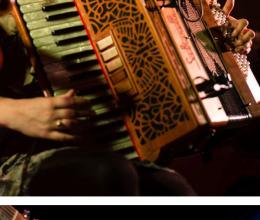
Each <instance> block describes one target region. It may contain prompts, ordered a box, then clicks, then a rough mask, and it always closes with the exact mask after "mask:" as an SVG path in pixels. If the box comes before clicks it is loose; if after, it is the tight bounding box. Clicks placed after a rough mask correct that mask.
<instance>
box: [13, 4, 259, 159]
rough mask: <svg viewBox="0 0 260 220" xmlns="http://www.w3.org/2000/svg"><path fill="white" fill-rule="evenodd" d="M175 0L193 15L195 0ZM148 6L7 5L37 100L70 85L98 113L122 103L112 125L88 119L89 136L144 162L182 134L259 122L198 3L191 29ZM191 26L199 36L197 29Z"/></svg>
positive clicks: (169, 10)
mask: <svg viewBox="0 0 260 220" xmlns="http://www.w3.org/2000/svg"><path fill="white" fill-rule="evenodd" d="M162 2H163V1H162ZM183 2H184V3H183V4H186V6H187V7H186V8H185V7H184V8H185V10H184V12H186V13H189V10H190V11H193V10H194V13H195V14H196V13H197V12H196V10H195V8H196V7H195V5H196V4H197V2H196V1H194V2H193V1H192V0H189V1H188V0H186V1H183ZM158 3H160V1H155V0H145V1H142V0H111V1H96V0H75V1H72V0H69V1H65V0H37V1H35V0H17V2H15V3H14V4H13V11H14V14H15V17H16V20H17V23H18V27H19V30H20V32H21V33H22V36H23V39H24V42H25V45H26V46H27V47H28V48H29V51H30V53H31V54H32V58H31V59H32V63H33V64H34V67H35V70H36V72H37V73H38V78H39V81H40V83H41V85H42V88H43V90H44V92H45V94H46V95H52V94H58V93H59V92H60V91H63V90H66V89H69V88H74V89H76V90H77V91H78V92H79V94H80V95H82V96H85V97H86V98H88V99H90V100H93V103H94V104H93V109H94V110H95V111H96V114H97V115H100V116H102V115H103V116H104V115H106V114H107V113H108V112H110V111H111V112H113V111H114V109H115V108H117V107H118V106H120V104H121V103H124V104H127V105H129V109H128V111H127V112H124V113H123V114H121V115H120V116H118V115H117V116H116V119H115V118H107V117H105V116H104V117H100V118H102V120H104V118H105V121H106V123H104V122H102V121H96V122H95V124H96V131H97V132H100V133H104V132H108V135H110V133H109V132H111V130H116V129H117V128H118V129H119V130H118V131H115V133H116V134H112V133H113V132H112V133H111V135H115V136H116V137H117V139H116V138H115V139H113V138H112V139H113V140H112V141H111V143H110V142H109V141H110V139H111V138H109V140H107V141H106V144H110V145H112V148H114V149H115V150H118V151H126V149H127V148H128V147H134V149H135V151H134V153H133V152H130V151H128V153H126V155H127V157H128V158H135V157H136V152H137V154H138V156H140V158H141V159H145V160H151V161H153V160H155V159H156V158H157V157H158V155H159V153H160V150H161V148H162V147H165V146H172V147H174V143H175V142H176V141H177V140H180V139H185V138H186V137H188V136H190V135H191V134H195V135H194V136H196V134H198V133H200V134H202V136H203V135H204V132H205V131H206V130H208V129H211V128H217V127H221V126H226V125H229V124H236V122H240V121H247V120H249V119H250V118H252V117H258V116H259V115H260V107H259V104H258V103H259V101H260V98H259V95H260V94H259V86H258V84H257V82H256V80H255V79H254V77H253V75H252V73H251V72H250V73H249V76H250V77H251V82H253V83H251V84H253V85H254V88H253V87H252V86H251V84H250V83H248V82H247V80H246V77H245V74H244V73H243V72H242V71H241V69H239V65H238V64H237V62H236V60H235V58H234V54H233V53H232V52H220V51H219V50H218V45H215V44H216V43H215V42H213V39H214V36H211V34H212V33H211V32H210V31H209V29H210V28H212V27H213V28H214V27H215V26H216V22H215V20H214V19H213V15H212V12H211V10H210V7H209V5H208V4H207V3H205V5H204V8H205V9H204V10H205V13H204V18H203V20H199V21H197V23H196V22H189V21H186V20H185V19H184V18H183V16H182V15H183V13H180V10H179V8H178V7H177V6H176V4H175V3H174V2H173V3H172V5H171V6H167V7H161V6H158ZM162 4H163V3H162ZM201 25H202V26H203V28H204V29H205V30H203V31H201V30H200V29H199V28H200V26H201ZM193 26H194V29H193ZM196 28H198V31H197V29H196ZM196 31H197V32H196ZM204 32H205V33H206V35H205V33H204ZM205 36H206V40H205ZM206 43H208V44H209V45H207V44H206ZM203 48H204V49H203ZM203 53H204V55H203ZM205 54H206V55H205ZM97 100H99V101H97ZM107 115H109V114H107ZM118 120H119V121H123V125H122V126H118V123H117V122H118ZM102 129H103V130H102ZM122 134H124V135H122ZM205 135H206V133H205ZM199 137H201V136H199ZM191 143H192V139H191Z"/></svg>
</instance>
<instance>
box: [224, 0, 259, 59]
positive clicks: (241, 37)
mask: <svg viewBox="0 0 260 220" xmlns="http://www.w3.org/2000/svg"><path fill="white" fill-rule="evenodd" d="M234 4H235V0H226V3H225V5H224V7H223V11H224V12H225V14H226V15H227V18H228V21H229V23H230V24H231V26H232V28H233V31H232V33H231V39H233V40H232V41H233V42H232V44H233V45H234V46H235V51H236V52H238V53H242V54H248V53H249V52H250V51H251V47H252V40H253V39H254V37H255V32H254V31H253V30H251V29H249V28H248V24H249V22H248V21H247V20H246V19H235V18H233V17H232V16H230V13H231V12H232V10H233V8H234Z"/></svg>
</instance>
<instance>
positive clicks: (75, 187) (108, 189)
mask: <svg viewBox="0 0 260 220" xmlns="http://www.w3.org/2000/svg"><path fill="white" fill-rule="evenodd" d="M59 154H60V155H59ZM59 154H58V155H55V156H54V157H53V158H50V159H48V160H47V161H45V163H47V164H48V163H49V164H55V162H53V161H52V160H54V161H55V160H57V158H59V157H60V158H62V160H63V163H58V164H57V165H56V166H48V165H47V166H46V165H45V164H43V165H42V166H41V167H40V169H39V170H38V172H37V173H36V175H34V176H33V177H32V181H31V183H30V186H29V187H28V189H29V193H28V194H29V195H31V196H193V195H196V194H195V192H194V191H193V189H192V187H191V186H190V185H189V184H188V183H187V181H186V180H185V178H184V177H182V176H181V175H180V174H178V173H176V172H174V171H173V170H170V169H166V168H163V167H160V166H157V165H155V164H153V163H149V162H140V161H139V162H132V161H128V160H126V159H124V158H123V157H122V156H121V155H117V154H115V153H113V152H103V153H100V152H99V153H86V154H85V153H80V154H79V153H78V152H77V151H74V152H71V151H69V152H60V153H59ZM74 157H75V158H77V159H75V160H73V159H71V158H74Z"/></svg>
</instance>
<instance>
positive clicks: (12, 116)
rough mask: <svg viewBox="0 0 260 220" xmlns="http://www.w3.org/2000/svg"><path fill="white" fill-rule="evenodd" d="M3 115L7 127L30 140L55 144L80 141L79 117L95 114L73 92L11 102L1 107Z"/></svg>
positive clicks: (84, 101)
mask: <svg viewBox="0 0 260 220" xmlns="http://www.w3.org/2000/svg"><path fill="white" fill-rule="evenodd" d="M80 109H87V110H84V111H83V110H80ZM0 112H1V113H2V112H3V114H4V115H2V116H3V117H4V118H5V119H4V120H5V122H4V125H5V126H6V127H8V128H10V129H13V130H16V131H19V132H21V133H23V134H25V135H27V136H30V137H36V138H45V139H50V140H55V141H71V140H76V139H78V138H79V137H78V135H76V134H75V133H76V131H77V129H78V127H80V126H81V125H82V122H81V120H80V119H79V117H89V116H91V115H93V112H92V111H91V110H89V102H88V101H87V100H85V99H83V98H80V97H76V96H75V93H74V91H73V90H70V91H68V92H67V93H66V94H64V95H61V96H57V97H49V98H43V97H40V98H33V99H19V100H13V99H8V100H6V101H5V103H3V104H2V105H0Z"/></svg>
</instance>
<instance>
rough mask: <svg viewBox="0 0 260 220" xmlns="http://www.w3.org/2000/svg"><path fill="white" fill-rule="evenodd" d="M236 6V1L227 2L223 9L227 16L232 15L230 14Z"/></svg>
mask: <svg viewBox="0 0 260 220" xmlns="http://www.w3.org/2000/svg"><path fill="white" fill-rule="evenodd" d="M234 6H235V0H226V3H225V5H224V7H223V11H224V12H225V14H226V15H227V16H229V15H230V13H231V12H232V10H233V8H234Z"/></svg>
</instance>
